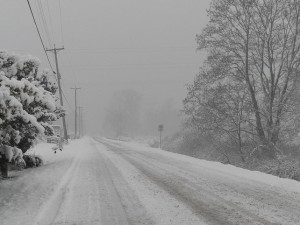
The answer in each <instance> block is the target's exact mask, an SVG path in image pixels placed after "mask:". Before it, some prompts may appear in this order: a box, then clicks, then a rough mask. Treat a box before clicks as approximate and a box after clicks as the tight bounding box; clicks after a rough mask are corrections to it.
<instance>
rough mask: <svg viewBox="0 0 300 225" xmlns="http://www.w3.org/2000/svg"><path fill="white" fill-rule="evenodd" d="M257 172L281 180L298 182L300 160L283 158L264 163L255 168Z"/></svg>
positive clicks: (299, 179)
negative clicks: (274, 176) (286, 179)
mask: <svg viewBox="0 0 300 225" xmlns="http://www.w3.org/2000/svg"><path fill="white" fill-rule="evenodd" d="M256 169H257V170H259V171H262V172H265V173H269V174H273V175H276V176H279V177H282V178H290V179H294V180H298V181H300V159H299V158H296V159H295V158H290V157H284V158H280V159H279V160H269V161H265V162H264V163H263V164H261V165H260V166H258V167H257V168H256Z"/></svg>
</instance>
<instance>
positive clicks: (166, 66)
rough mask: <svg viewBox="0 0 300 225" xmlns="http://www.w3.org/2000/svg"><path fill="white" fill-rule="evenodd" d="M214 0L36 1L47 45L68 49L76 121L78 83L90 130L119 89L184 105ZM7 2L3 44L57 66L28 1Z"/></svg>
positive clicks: (62, 57)
mask: <svg viewBox="0 0 300 225" xmlns="http://www.w3.org/2000/svg"><path fill="white" fill-rule="evenodd" d="M209 2H210V0H185V1H183V0H151V1H149V0H148V1H146V0H101V1H100V0H84V1H82V0H81V1H79V0H30V3H31V5H32V8H33V11H34V14H35V16H36V18H37V22H38V26H39V28H40V30H41V34H42V37H43V40H44V42H45V45H46V47H47V48H53V44H56V46H57V47H62V46H64V47H65V50H64V51H61V52H60V53H59V56H58V57H59V65H60V70H61V74H62V82H63V89H64V92H65V96H66V98H67V99H68V102H69V103H67V102H66V107H67V109H68V112H69V120H70V119H72V116H73V114H74V113H73V109H74V97H73V96H74V95H73V92H72V91H71V90H70V88H71V87H74V86H77V87H81V88H82V89H81V90H80V91H79V92H78V94H79V95H78V99H79V104H80V105H81V106H83V107H84V115H85V121H86V123H87V125H86V128H87V130H88V131H89V132H90V133H91V132H98V131H100V130H101V129H100V127H101V124H102V117H103V113H104V109H105V106H106V105H107V101H109V99H110V97H111V96H112V94H113V93H114V92H116V91H119V90H125V89H133V90H135V91H137V92H139V93H141V95H142V96H143V99H144V101H145V102H146V103H147V105H148V106H149V107H156V106H157V105H160V104H161V103H162V102H164V101H166V100H170V99H172V100H173V102H174V104H175V106H176V107H177V108H178V109H180V108H181V107H182V100H183V98H184V97H185V95H186V87H185V85H186V84H187V83H191V82H192V81H193V78H194V76H195V75H196V74H197V72H198V70H199V67H200V66H201V62H202V59H203V53H201V52H196V47H197V46H196V42H195V36H196V34H198V33H200V32H201V30H202V29H203V27H204V26H205V24H206V23H207V22H208V18H207V16H206V9H207V8H208V7H209ZM0 3H1V8H0V29H1V32H0V43H1V47H0V48H1V49H5V50H7V51H9V52H16V53H21V54H31V55H34V56H37V57H38V58H40V60H41V62H42V67H49V65H48V64H47V60H46V57H45V55H44V53H43V51H42V47H41V43H40V41H39V39H38V35H37V32H36V29H35V27H34V23H33V20H32V18H31V14H30V11H29V8H28V5H27V2H26V1H25V0H0ZM59 5H60V6H61V7H59ZM41 9H42V10H41ZM60 9H61V10H60ZM60 12H61V14H60ZM60 15H61V17H60ZM43 16H44V20H43V19H42V18H43ZM60 18H61V19H60ZM61 21H62V23H61ZM45 27H46V28H47V30H48V32H46V31H45V30H46V29H45ZM49 56H50V59H51V62H52V64H53V66H54V65H55V64H54V61H53V60H54V57H53V55H51V54H50V55H49ZM69 127H70V129H71V128H72V124H71V123H70V125H69Z"/></svg>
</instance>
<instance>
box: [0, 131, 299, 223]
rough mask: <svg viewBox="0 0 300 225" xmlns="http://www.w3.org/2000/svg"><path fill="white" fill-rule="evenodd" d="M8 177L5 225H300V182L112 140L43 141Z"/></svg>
mask: <svg viewBox="0 0 300 225" xmlns="http://www.w3.org/2000/svg"><path fill="white" fill-rule="evenodd" d="M33 151H35V152H36V153H37V154H40V155H42V156H43V157H44V159H45V161H46V164H45V165H44V166H42V167H39V168H35V169H30V170H26V171H21V172H17V173H15V174H13V175H14V178H12V179H8V180H1V181H0V224H1V225H18V224H20V225H21V224H22V225H47V224H53V225H60V224H65V225H98V224H99V225H138V224H143V225H151V224H153V225H154V224H159V225H194V224H195V225H196V224H197V225H206V224H209V225H239V224H240V225H262V224H266V225H271V224H274V225H275V224H282V225H300V183H299V182H296V181H292V180H288V179H280V178H277V177H274V176H271V175H267V174H262V173H259V172H253V171H247V170H243V169H240V168H236V167H233V166H230V165H223V164H221V163H215V162H208V161H204V160H199V159H194V158H191V157H187V156H183V155H178V154H174V153H170V152H165V151H162V150H159V149H153V148H149V147H145V146H143V145H141V144H137V143H131V142H122V141H113V140H109V139H105V138H100V137H98V138H94V139H93V138H84V139H81V140H76V141H72V142H71V143H70V144H69V145H68V146H66V147H65V149H64V151H63V152H58V153H57V154H53V151H52V150H51V146H50V145H48V144H40V145H38V146H37V147H36V148H35V149H34V150H33Z"/></svg>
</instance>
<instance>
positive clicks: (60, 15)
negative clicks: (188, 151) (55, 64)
mask: <svg viewBox="0 0 300 225" xmlns="http://www.w3.org/2000/svg"><path fill="white" fill-rule="evenodd" d="M58 4H59V17H60V31H61V41H62V44H64V33H63V23H62V13H61V4H60V0H59V1H58Z"/></svg>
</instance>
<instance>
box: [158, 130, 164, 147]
mask: <svg viewBox="0 0 300 225" xmlns="http://www.w3.org/2000/svg"><path fill="white" fill-rule="evenodd" d="M163 130H164V125H162V124H160V125H158V131H159V148H160V149H161V133H162V131H163Z"/></svg>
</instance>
